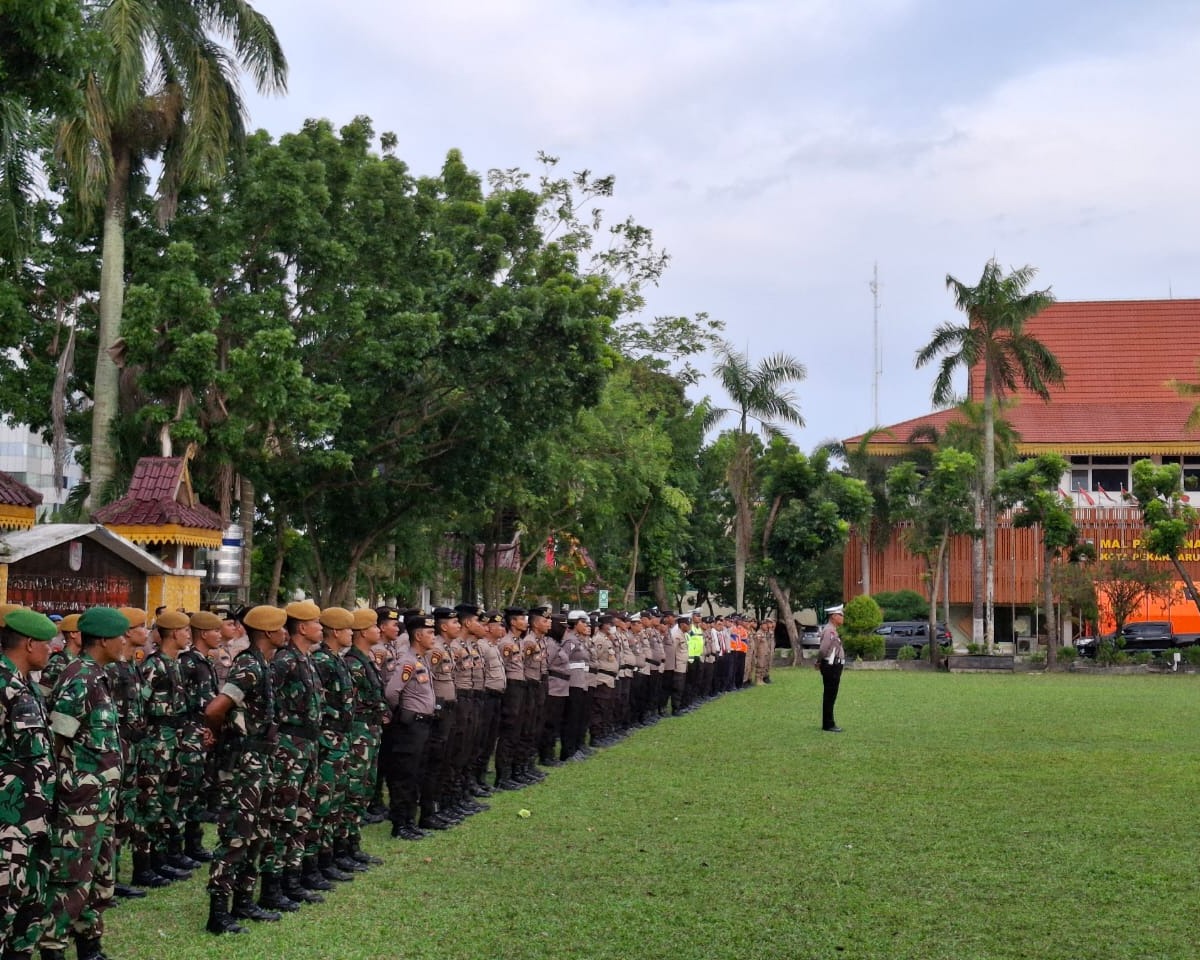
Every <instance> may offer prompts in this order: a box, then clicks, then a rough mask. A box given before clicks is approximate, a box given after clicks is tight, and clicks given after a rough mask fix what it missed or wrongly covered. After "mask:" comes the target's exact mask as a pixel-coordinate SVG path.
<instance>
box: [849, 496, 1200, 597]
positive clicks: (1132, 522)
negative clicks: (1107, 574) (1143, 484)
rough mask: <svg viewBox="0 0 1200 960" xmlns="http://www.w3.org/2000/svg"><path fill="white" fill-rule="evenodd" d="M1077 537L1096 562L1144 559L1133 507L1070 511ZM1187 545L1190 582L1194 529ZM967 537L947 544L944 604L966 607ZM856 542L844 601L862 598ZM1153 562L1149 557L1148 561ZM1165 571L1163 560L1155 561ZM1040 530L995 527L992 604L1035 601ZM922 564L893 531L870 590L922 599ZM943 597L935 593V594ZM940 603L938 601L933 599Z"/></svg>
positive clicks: (1198, 547) (1199, 571)
mask: <svg viewBox="0 0 1200 960" xmlns="http://www.w3.org/2000/svg"><path fill="white" fill-rule="evenodd" d="M1075 522H1076V524H1078V526H1079V529H1080V537H1081V539H1083V540H1090V541H1092V543H1094V544H1095V545H1096V547H1097V549H1098V551H1099V554H1100V559H1108V558H1109V557H1111V556H1113V555H1115V554H1118V553H1120V554H1123V555H1124V556H1127V557H1131V558H1137V559H1147V557H1146V554H1145V550H1144V548H1142V547H1141V541H1142V538H1143V536H1144V528H1143V526H1142V512H1141V510H1140V509H1138V508H1137V507H1109V508H1105V507H1082V508H1078V509H1076V511H1075ZM1191 541H1192V544H1193V545H1192V546H1190V547H1189V548H1188V549H1187V550H1186V551H1185V552H1184V553H1182V554H1181V556H1180V559H1181V560H1182V561H1183V565H1184V567H1185V568H1186V569H1187V570H1188V572H1189V573H1191V575H1192V577H1194V578H1196V579H1200V525H1197V526H1196V527H1193V529H1192V537H1191ZM971 543H972V541H971V538H970V537H955V538H954V539H952V540H951V542H950V548H949V553H950V563H949V581H950V603H951V604H969V603H970V602H971ZM860 554H861V551H860V550H859V545H858V539H857V537H856V536H854V535H851V538H850V543H849V544H848V545H847V546H846V558H845V563H844V567H843V570H844V573H843V581H842V582H843V587H844V590H845V595H846V596H847V597H853V596H857V595H858V594H860V593H862V566H861V562H860ZM1150 559H1153V558H1150ZM1161 562H1162V563H1163V565H1164V566H1169V565H1170V562H1169V561H1167V560H1163V561H1161ZM1041 568H1042V548H1041V529H1040V528H1039V527H1032V528H1027V529H1021V530H1014V529H1013V528H1012V527H1011V526H1010V524H1009V521H1008V518H1007V517H1001V518H1000V519H999V520H998V522H997V526H996V603H997V604H1018V605H1029V604H1032V603H1034V602H1035V600H1036V598H1037V596H1038V590H1039V587H1038V582H1039V578H1040V577H1041ZM924 572H925V571H924V563H923V562H922V561H921V560H920V559H919V558H917V557H915V556H913V555H912V554H911V553H909V552H908V551H907V550H906V549H905V548H904V544H903V527H902V526H898V527H897V528H896V529H895V531H894V532H893V536H892V538H891V539H890V540H889V541H888V543H887V544H886V545H885V546H884V547H882V549H876V550H875V551H874V552H873V553H872V556H871V591H872V593H881V592H884V591H894V590H916V591H917V592H918V593H920V594H922V595H927V594H928V587H927V586H926V584H925V580H924ZM943 592H944V581H943V590H942V591H939V595H940V594H941V593H943ZM939 602H940V599H939Z"/></svg>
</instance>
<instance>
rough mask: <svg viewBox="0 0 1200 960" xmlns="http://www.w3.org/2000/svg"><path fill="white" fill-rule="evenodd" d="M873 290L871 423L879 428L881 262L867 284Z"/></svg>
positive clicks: (881, 373)
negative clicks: (872, 416)
mask: <svg viewBox="0 0 1200 960" xmlns="http://www.w3.org/2000/svg"><path fill="white" fill-rule="evenodd" d="M867 286H869V287H870V288H871V305H872V315H873V320H872V322H873V331H874V332H873V337H872V341H871V342H872V350H871V368H872V374H871V410H872V413H873V414H874V419H873V420H872V421H871V426H873V427H877V426H879V423H880V421H879V378H880V377H882V376H883V348H882V347H881V346H880V344H879V262H878V261H876V262H875V267H874V270H873V272H872V274H871V282H870V283H869V284H867Z"/></svg>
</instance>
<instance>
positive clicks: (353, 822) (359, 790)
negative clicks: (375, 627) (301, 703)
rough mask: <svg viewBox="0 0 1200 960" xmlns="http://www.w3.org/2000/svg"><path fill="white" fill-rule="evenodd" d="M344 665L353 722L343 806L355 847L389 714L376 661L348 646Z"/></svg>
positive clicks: (372, 786)
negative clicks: (351, 697)
mask: <svg viewBox="0 0 1200 960" xmlns="http://www.w3.org/2000/svg"><path fill="white" fill-rule="evenodd" d="M344 662H345V664H346V668H347V669H348V670H349V671H350V680H351V683H353V684H354V719H353V720H351V721H350V737H349V744H348V751H347V762H348V765H349V769H348V770H347V776H348V777H349V781H350V789H349V791H348V793H347V797H346V803H347V806H348V808H349V809H348V810H347V823H348V826H349V830H350V842H351V844H352V845H354V846H356V845H357V839H358V836H359V828H360V824H361V822H362V817H363V815H364V814H365V813H366V811H367V807H368V806H369V805H370V802H371V798H372V797H373V796H374V795H375V777H376V776H377V775H378V772H379V771H378V762H379V743H380V740H381V738H382V736H383V725H384V723H385V722H386V720H387V718H388V717H389V716H390V713H391V711H390V710H389V709H388V705H387V701H386V700H385V699H384V696H383V689H384V682H383V677H382V676H380V673H379V668H378V667H377V666H376V665H375V659H374V658H373V657H372V656H371V655H370V654H366V653H363V652H362V651H361V650H359V649H358V648H357V647H351V648H350V649H349V650H347V651H346V655H345V661H344Z"/></svg>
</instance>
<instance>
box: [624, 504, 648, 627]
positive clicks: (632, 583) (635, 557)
mask: <svg viewBox="0 0 1200 960" xmlns="http://www.w3.org/2000/svg"><path fill="white" fill-rule="evenodd" d="M649 513H650V504H649V503H647V504H646V508H645V509H644V510H643V511H642V515H641V516H640V517H638V519H637V520H634V519H632V518H629V519H630V523H631V524H632V525H633V546H632V547H631V548H630V550H629V582H628V583H627V584H625V595H624V596H623V597H622V598H621V606H622V607H624V608H625V609H626V610H628V609H629V608H630V607H631V606H633V598H634V596H635V595H636V594H637V572H638V561H639V559H640V546H641V541H642V524H643V523H645V522H646V517H647V515H648V514H649Z"/></svg>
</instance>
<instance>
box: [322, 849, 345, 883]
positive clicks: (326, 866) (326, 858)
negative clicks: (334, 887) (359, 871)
mask: <svg viewBox="0 0 1200 960" xmlns="http://www.w3.org/2000/svg"><path fill="white" fill-rule="evenodd" d="M317 873H319V874H320V875H321V876H322V877H324V878H325V879H326V880H328V881H329V882H330V883H345V882H346V881H348V880H353V879H354V874H353V873H347V872H346V871H345V870H340V869H338V867H337V866H336V865H335V864H334V862H333V851H332V850H328V849H326V850H322V851H321V852H320V853H319V854H317Z"/></svg>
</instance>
